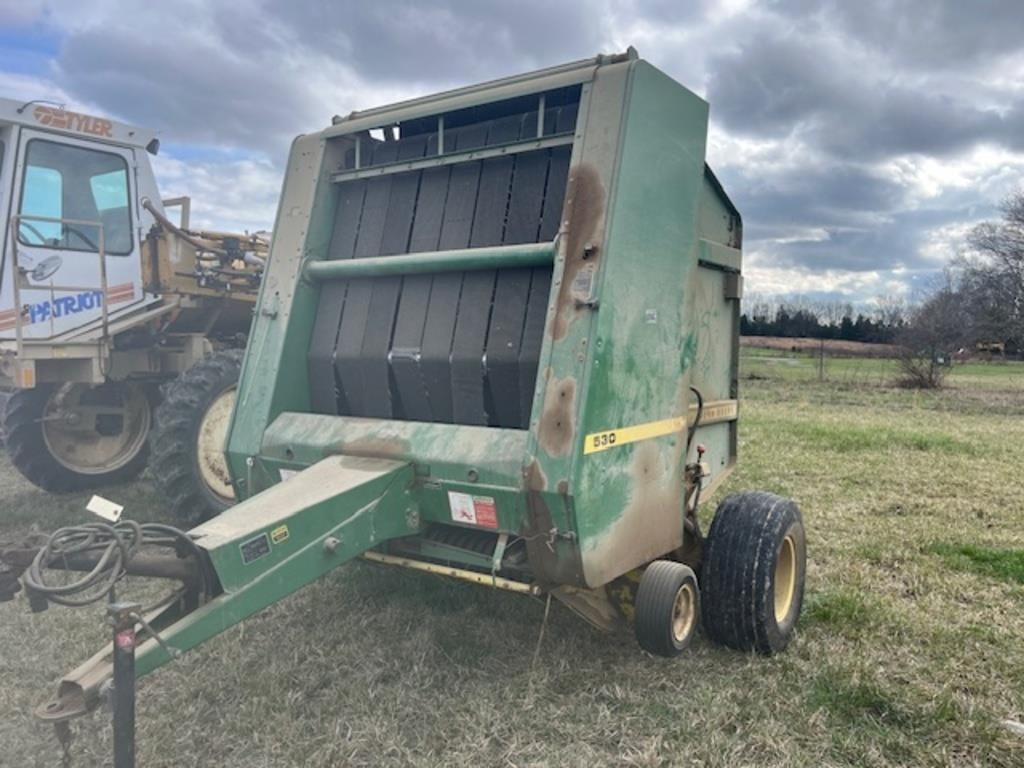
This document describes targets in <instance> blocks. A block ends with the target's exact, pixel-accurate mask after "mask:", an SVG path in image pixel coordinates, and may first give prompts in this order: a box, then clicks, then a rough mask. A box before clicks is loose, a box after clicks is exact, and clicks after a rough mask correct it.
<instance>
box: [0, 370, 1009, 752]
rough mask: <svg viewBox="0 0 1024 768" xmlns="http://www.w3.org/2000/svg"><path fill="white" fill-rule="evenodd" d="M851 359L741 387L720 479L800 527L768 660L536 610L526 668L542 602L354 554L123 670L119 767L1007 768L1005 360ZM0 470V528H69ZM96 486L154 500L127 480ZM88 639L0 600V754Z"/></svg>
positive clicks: (67, 620)
mask: <svg viewBox="0 0 1024 768" xmlns="http://www.w3.org/2000/svg"><path fill="white" fill-rule="evenodd" d="M867 362H869V363H871V366H870V367H869V370H870V371H871V372H872V373H870V375H867V374H864V373H863V372H861V373H858V374H854V373H852V371H854V370H855V366H856V365H858V364H860V363H861V361H850V362H849V363H846V362H843V363H842V366H847V365H849V366H850V368H849V369H844V368H842V366H840V364H839V361H828V364H829V366H830V367H829V368H828V369H827V374H828V375H827V377H826V380H825V381H824V382H818V381H817V380H816V377H815V370H814V368H813V365H812V362H811V361H806V360H799V361H798V362H797V364H796V365H790V366H785V365H773V364H768V363H766V362H764V360H763V358H762V359H761V362H758V361H753V364H754V365H760V366H761V370H762V372H763V373H764V375H765V376H767V378H762V379H756V380H750V379H744V380H743V382H742V395H743V405H742V410H741V419H742V421H741V432H740V457H741V458H740V466H739V469H738V470H737V472H736V473H735V474H734V476H733V477H732V478H731V479H730V482H729V484H728V486H729V487H728V488H727V489H725V491H724V492H729V491H736V490H741V489H744V488H764V489H767V490H772V491H775V492H779V493H783V494H786V495H789V496H792V497H793V498H795V499H796V500H797V501H798V503H799V504H800V506H801V508H802V510H803V514H804V520H805V525H806V528H807V532H808V558H809V561H808V575H807V594H806V601H805V609H804V614H803V617H802V619H801V622H800V624H799V627H798V631H797V635H796V637H795V639H794V641H793V643H792V644H791V646H790V648H789V649H788V650H787V651H786V652H785V653H783V654H781V655H779V656H777V657H774V658H770V659H764V658H755V657H751V656H747V655H744V654H738V653H733V652H730V651H727V650H723V649H721V648H717V647H715V646H713V645H711V644H710V643H708V642H707V641H706V640H705V639H704V638H703V637H698V638H697V640H696V642H695V644H694V646H693V647H692V648H691V650H690V651H688V652H687V653H686V654H685V655H684V657H682V658H680V659H677V660H672V661H668V660H662V659H652V658H650V657H647V656H645V655H644V654H643V653H641V652H640V651H639V650H638V649H637V646H636V644H635V642H634V641H633V639H632V637H630V636H629V635H628V634H618V635H614V636H611V637H608V636H604V635H601V634H599V633H597V632H596V631H594V630H592V629H591V628H589V627H588V626H587V625H585V624H583V623H582V622H580V621H579V620H578V619H577V618H576V617H575V616H573V615H572V614H570V613H569V612H568V611H566V610H565V609H563V608H562V607H561V606H560V605H558V604H557V603H556V604H554V605H553V606H552V608H551V614H550V618H549V622H548V625H547V628H546V630H545V635H544V640H543V644H542V645H541V648H540V654H539V660H538V663H537V664H536V666H534V665H533V663H532V659H533V654H534V650H535V649H536V647H537V641H538V636H539V633H540V628H541V624H542V620H543V615H544V606H543V604H542V603H540V602H538V601H536V600H530V599H527V598H523V597H520V596H518V595H511V594H505V593H496V592H494V591H492V590H488V589H484V588H480V587H476V586H473V585H467V584H462V583H455V582H452V581H448V580H444V579H440V578H433V577H426V576H423V575H419V574H415V573H409V572H404V571H396V570H389V569H386V568H383V567H379V566H375V565H373V564H369V563H353V564H351V565H348V566H345V567H342V568H340V569H338V570H337V571H335V572H333V573H332V574H331V575H330V576H328V577H327V578H325V579H323V580H321V581H320V582H318V583H316V584H314V585H311V586H310V587H307V588H306V589H304V590H302V591H300V592H299V593H297V594H295V595H293V596H292V597H290V598H288V599H287V600H284V601H282V602H281V603H279V604H277V605H275V606H273V607H272V608H270V609H269V610H267V611H265V612H264V613H262V614H260V615H259V616H256V617H254V618H253V619H251V620H249V621H247V622H245V623H244V624H242V625H241V626H239V627H236V628H233V629H231V630H229V631H227V632H225V633H224V634H222V635H221V636H219V637H218V638H215V639H214V640H212V641H211V642H209V643H207V644H205V645H204V646H203V647H202V648H200V649H198V650H196V651H194V652H191V653H189V654H187V655H186V656H185V657H183V658H182V659H181V660H179V661H176V662H174V663H173V664H171V665H169V666H167V667H166V668H164V669H162V670H160V671H159V672H157V673H156V674H154V675H151V676H149V677H146V678H144V679H143V680H142V681H141V683H140V688H139V754H140V757H139V762H140V765H144V766H147V768H150V767H154V768H159V767H160V766H179V765H198V766H218V767H219V766H226V767H236V766H237V767H239V768H240V767H242V766H244V767H245V768H279V767H281V768H283V767H284V766H313V767H319V768H324V767H326V766H350V765H351V766H378V765H381V766H392V765H393V766H404V765H412V766H492V765H493V766H506V765H508V766H511V765H515V766H559V767H560V768H562V767H564V768H570V767H573V766H587V767H588V768H589V766H623V765H630V766H722V767H723V768H724V767H726V766H730V767H731V766H754V765H757V766H800V767H802V766H851V767H852V766H856V767H857V768H860V766H896V765H900V766H974V765H978V766H1002V767H1005V768H1010V767H1011V766H1021V765H1024V739H1022V738H1021V737H1019V736H1016V735H1014V734H1013V733H1010V732H1009V731H1007V730H1006V729H1005V728H1003V727H1001V726H1000V722H1001V721H1002V720H1004V719H1016V720H1021V719H1022V718H1024V583H1022V580H1021V578H1020V574H1021V560H1020V555H1021V553H1022V552H1024V508H1022V506H1021V502H1020V500H1021V498H1022V497H1024V480H1022V479H1021V475H1020V467H1021V466H1024V419H1022V418H1020V417H1021V416H1024V386H1022V385H1021V379H1022V377H1021V373H1022V369H1021V367H1020V366H1019V365H1009V364H1007V365H994V364H993V365H972V366H964V367H963V368H962V369H961V367H959V366H958V367H957V368H956V369H954V371H953V373H952V374H951V376H950V387H949V388H948V389H946V390H943V391H940V392H935V393H927V394H924V393H913V392H908V391H905V390H901V389H897V388H893V387H890V386H888V383H887V381H886V380H885V379H884V375H885V370H886V369H885V366H884V365H883V364H882V363H884V361H882V363H878V362H877V361H867ZM751 364H752V361H751V359H750V358H749V357H748V356H746V355H745V356H744V359H743V370H744V373H745V374H746V373H749V372H750V366H751ZM845 370H848V371H850V373H849V375H848V376H847V375H844V376H840V375H839V374H840V372H843V371H845ZM794 371H795V372H796V373H794ZM0 477H2V479H3V482H2V483H0V510H2V513H3V515H4V516H5V517H4V523H3V524H2V525H0V539H11V538H17V537H18V536H20V535H23V534H24V533H26V532H27V531H28V529H29V527H30V526H31V525H32V524H36V525H38V527H39V528H41V529H43V530H50V529H52V528H54V527H56V526H57V525H60V524H64V523H67V522H71V521H74V520H78V519H82V517H83V513H82V511H81V510H82V508H83V507H84V504H85V501H86V500H87V499H86V496H84V495H75V496H70V497H59V498H55V497H51V496H47V495H46V494H44V493H41V492H39V491H36V490H35V489H33V488H32V487H31V486H29V485H27V484H26V483H25V482H24V481H22V480H21V479H20V478H19V477H17V475H15V474H14V473H13V472H12V471H11V470H10V468H9V467H7V466H6V465H4V464H2V463H0ZM106 495H108V496H110V497H112V498H115V499H118V500H121V501H125V502H126V504H127V514H129V515H131V516H133V517H136V518H140V519H151V518H153V517H155V516H157V515H158V512H157V511H156V510H158V509H159V499H157V498H155V497H154V496H153V494H152V493H151V491H149V490H148V487H147V486H146V484H145V483H136V484H133V485H129V486H123V487H120V488H116V489H111V490H109V491H107V492H106ZM715 501H716V499H711V500H709V504H708V505H706V508H705V510H704V521H703V522H704V525H705V529H706V525H707V522H708V521H709V519H710V515H711V513H712V512H713V509H714V503H715ZM106 642H107V629H106V628H105V627H104V624H103V619H102V612H101V611H99V610H77V611H72V610H66V609H60V608H52V609H51V610H49V611H47V612H46V613H42V614H37V615H34V614H31V613H29V612H28V609H27V606H26V604H25V602H24V600H22V599H19V600H17V601H15V602H14V603H10V604H5V605H0V649H2V650H0V745H2V746H0V766H10V767H11V768H28V767H31V766H36V765H55V764H57V763H58V756H59V751H58V749H57V746H56V742H55V741H54V740H53V737H52V734H51V731H50V729H49V728H47V727H43V726H41V725H39V724H37V723H35V722H34V721H33V720H32V719H31V717H30V716H29V715H28V714H27V713H28V712H29V710H30V709H31V707H32V706H34V705H35V704H37V703H38V702H39V701H40V700H41V699H43V698H45V697H46V696H47V695H48V693H49V692H50V691H51V690H52V688H53V685H54V684H55V682H56V681H57V680H58V679H59V678H60V676H61V675H62V674H64V673H65V672H66V671H67V670H69V669H71V668H72V667H73V666H75V665H76V664H77V663H79V662H80V661H81V660H83V659H84V658H86V657H88V656H89V655H90V654H91V653H92V652H94V651H95V650H96V649H97V648H99V647H101V646H102V645H104V644H105V643H106ZM108 722H109V715H108V714H107V713H104V712H101V713H98V714H97V715H95V716H92V717H90V718H87V719H85V720H83V721H82V722H81V723H80V724H79V725H78V726H76V741H75V745H74V754H75V759H76V763H75V765H83V766H84V765H88V766H102V765H108V764H109V754H110V738H111V737H110V727H109V724H108Z"/></svg>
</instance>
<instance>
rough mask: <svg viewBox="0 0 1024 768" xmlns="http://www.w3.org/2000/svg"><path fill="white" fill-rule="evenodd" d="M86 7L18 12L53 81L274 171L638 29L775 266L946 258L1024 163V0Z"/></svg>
mask: <svg viewBox="0 0 1024 768" xmlns="http://www.w3.org/2000/svg"><path fill="white" fill-rule="evenodd" d="M2 2H3V0H0V3H2ZM80 5H81V7H78V6H76V7H75V10H66V11H65V12H62V13H61V14H56V13H52V12H50V11H48V10H46V4H45V2H40V3H39V4H38V6H36V5H31V6H30V5H24V6H22V5H19V6H18V7H19V8H20V9H21V10H20V11H19V13H18V14H17V15H16V16H15V17H13V18H14V19H15V22H16V23H29V22H32V20H33V18H35V21H36V22H37V23H43V24H47V25H50V26H52V27H53V28H54V29H55V30H57V32H58V33H59V34H58V37H59V38H60V39H61V40H62V42H61V45H60V50H59V52H58V54H57V56H56V59H55V62H54V70H53V77H54V79H55V81H56V85H57V86H59V87H60V88H61V89H63V90H64V91H66V92H67V93H68V94H70V95H71V96H73V97H74V98H76V99H78V100H80V101H82V102H86V103H91V104H95V105H97V106H98V107H99V108H102V109H103V110H105V111H107V112H110V113H111V114H115V115H118V116H121V117H123V118H125V119H127V120H130V121H133V122H138V123H141V124H145V125H151V126H153V127H157V128H160V129H163V130H164V131H165V137H166V139H167V140H169V141H172V142H176V143H189V144H195V145H213V146H219V147H228V148H232V149H234V150H243V151H249V152H258V153H260V154H262V155H263V156H264V157H266V158H268V159H269V160H270V162H271V163H273V166H276V167H277V168H278V169H279V168H280V167H281V165H282V164H283V160H284V157H285V153H286V151H287V144H288V141H289V140H290V138H291V137H292V136H293V135H295V134H296V133H300V132H304V131H310V130H317V129H319V128H321V127H322V126H324V125H326V124H327V122H328V120H329V119H330V116H331V115H332V114H335V113H345V112H347V111H349V110H352V109H362V108H367V107H371V106H376V105H378V104H381V103H386V102H388V101H392V100H394V99H396V98H404V97H406V96H411V95H416V94H421V93H429V92H432V91H436V90H439V89H443V88H448V87H454V86H458V85H462V84H467V83H472V82H478V81H480V80H484V79H488V78H492V77H498V76H501V75H506V74H511V73H515V72H520V71H525V70H528V69H531V68H535V67H540V66H546V65H550V64H556V63H559V62H563V61H567V60H570V59H574V58H580V57H584V56H590V55H593V54H594V53H597V52H599V51H602V50H604V51H609V50H613V49H615V48H616V47H622V46H624V45H626V44H629V43H635V44H637V45H638V46H639V47H640V50H641V53H642V54H643V53H646V54H647V55H648V56H649V57H650V58H651V60H652V62H653V63H654V64H655V65H657V66H659V67H661V68H662V69H664V70H665V71H667V72H668V73H669V74H672V75H674V76H676V77H677V78H680V79H681V80H682V81H683V82H684V84H685V85H687V86H689V87H690V88H692V89H694V90H696V91H698V92H701V93H703V94H706V96H707V98H708V99H709V101H710V102H711V108H712V131H713V132H714V133H715V135H716V136H717V137H719V138H720V139H721V140H722V141H720V142H719V143H718V145H717V146H720V147H724V149H721V150H719V151H720V152H722V154H719V155H716V156H715V157H713V161H714V163H715V164H716V166H717V170H718V171H719V172H720V175H721V176H722V178H723V180H724V181H725V182H726V185H727V188H728V189H729V191H730V194H731V195H732V196H733V198H734V199H735V200H736V202H737V204H738V206H739V207H740V209H741V211H742V212H743V214H744V219H745V221H746V232H747V236H748V244H749V248H750V250H751V251H752V253H753V252H756V253H757V254H758V259H757V261H758V264H759V267H762V268H763V267H764V263H765V259H766V258H769V257H770V259H771V260H772V263H773V264H775V265H777V266H778V267H780V268H797V269H806V270H808V271H809V272H812V271H814V270H820V269H825V268H828V269H833V270H836V269H838V270H849V271H850V272H851V273H864V272H868V271H880V272H886V271H887V270H892V269H893V268H895V267H900V268H902V269H905V270H927V269H932V268H934V267H935V264H936V262H935V253H934V248H931V250H929V248H930V244H932V245H933V244H934V240H935V233H936V232H940V231H947V230H949V229H950V225H954V224H958V223H960V224H966V223H969V222H971V221H973V220H976V219H977V218H978V217H979V216H983V215H986V214H988V213H990V212H992V211H993V208H992V205H993V203H995V202H997V200H996V199H994V195H996V194H997V191H998V190H1004V191H1005V190H1007V189H1008V188H1011V187H1012V186H1013V185H1014V184H1016V183H1019V182H1020V180H1021V179H1022V173H1024V161H1021V160H1020V159H1019V158H1014V157H1013V156H1012V155H1009V156H1008V155H1006V154H1005V153H1012V152H1024V94H1022V93H1021V92H1020V91H1019V89H1018V87H1017V83H1018V82H1019V81H1020V79H1021V77H1022V76H1024V44H1022V43H1021V41H1020V34H1019V33H1020V30H1021V29H1024V3H1021V2H1019V0H989V1H988V2H979V3H962V2H957V1H956V0H899V1H898V2H897V0H859V1H858V2H848V1H847V0H762V2H759V3H755V4H754V5H753V7H751V8H750V9H747V10H744V11H742V12H738V13H734V12H731V11H729V10H728V9H727V8H723V7H722V6H721V5H720V4H718V3H716V2H714V1H713V0H692V1H688V2H680V1H679V0H619V2H612V1H611V0H592V1H588V0H565V1H564V2H557V3H556V2H550V0H523V2H518V3H515V4H509V3H499V2H497V0H478V1H477V2H462V1H461V0H438V2H430V3H425V2H413V0H378V2H375V3H363V2H333V3H329V2H315V0H293V1H292V2H272V1H271V0H246V2H242V3H233V4H232V6H231V7H230V8H224V7H217V6H216V5H215V4H203V3H198V2H197V3H194V4H192V5H190V10H189V11H188V12H187V13H185V12H181V11H178V10H176V9H165V8H163V7H162V6H159V5H158V6H147V7H145V8H142V7H140V6H138V5H137V4H131V3H127V2H124V3H120V2H118V0H105V2H102V3H96V4H95V5H94V4H93V0H83V1H82V3H81V4H80ZM29 7H38V8H40V9H41V10H40V11H39V12H38V13H37V14H36V17H32V14H31V13H30V12H29V11H26V10H25V8H29ZM0 8H3V6H2V5H0ZM26 20H27V21H26ZM981 144H986V145H988V146H991V147H996V148H1000V149H1001V150H1003V151H1004V154H1003V155H999V154H997V153H996V154H992V153H990V154H991V155H992V156H991V158H990V159H988V160H986V161H985V163H987V165H985V164H982V165H979V166H978V167H976V168H970V169H968V170H964V171H960V173H961V175H963V174H966V175H967V176H968V177H969V178H970V179H971V180H972V181H971V183H970V184H968V185H966V186H965V182H964V181H963V179H962V178H961V179H959V180H958V181H957V182H956V185H954V186H955V188H954V186H949V187H948V188H946V187H945V186H944V185H952V182H951V181H949V180H948V179H947V178H946V177H945V176H943V174H942V172H941V171H942V168H943V167H945V166H946V165H957V164H959V165H958V167H961V168H962V167H964V165H965V164H964V158H965V157H966V156H967V155H968V153H970V152H972V151H974V150H975V149H976V148H977V147H978V146H979V145H981ZM752 147H753V148H752ZM1007 157H1009V158H1010V159H1006V158H1007ZM908 158H909V160H908ZM896 160H899V162H900V163H910V165H911V166H915V167H917V168H918V170H914V168H911V170H909V171H907V172H906V173H894V171H893V164H894V162H895V161H896ZM935 161H938V164H936V163H935ZM927 163H931V166H929V168H931V170H929V171H927V173H930V174H931V176H930V177H928V178H927V179H926V180H925V181H924V182H921V183H918V182H919V180H918V179H917V177H916V176H915V174H916V173H918V172H919V171H920V167H921V166H922V164H927ZM273 166H270V165H267V166H266V167H268V168H271V167H273ZM935 166H938V168H939V170H937V171H936V170H935V168H934V167H935ZM922 172H923V171H922ZM926 175H927V174H926ZM209 183H210V184H211V185H212V184H213V183H214V180H210V181H209ZM225 183H230V180H225ZM922 185H923V186H922ZM932 187H937V188H938V189H937V190H936V189H932ZM923 189H927V190H928V191H927V193H926V192H924V191H922V190H923Z"/></svg>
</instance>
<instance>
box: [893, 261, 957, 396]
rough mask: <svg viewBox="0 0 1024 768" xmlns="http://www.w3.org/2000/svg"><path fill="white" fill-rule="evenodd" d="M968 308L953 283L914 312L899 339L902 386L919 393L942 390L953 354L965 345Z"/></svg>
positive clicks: (949, 283) (900, 380)
mask: <svg viewBox="0 0 1024 768" xmlns="http://www.w3.org/2000/svg"><path fill="white" fill-rule="evenodd" d="M967 316H968V308H967V306H966V305H965V302H964V299H963V296H962V295H961V294H960V293H959V292H958V291H957V290H956V289H955V288H954V286H953V284H952V282H951V281H949V282H947V283H946V285H945V286H943V287H942V288H941V289H939V290H938V291H937V292H936V293H934V294H932V295H931V296H930V297H929V298H928V299H927V300H925V301H924V302H922V303H921V304H920V305H918V306H917V307H915V308H914V309H913V310H912V311H911V312H910V317H909V321H908V322H907V323H906V325H904V326H903V328H902V330H901V331H900V333H899V335H898V336H897V340H896V341H897V344H898V346H899V349H900V352H899V358H898V362H899V370H900V379H899V383H900V384H902V385H903V386H907V387H914V388H916V389H935V388H938V387H941V386H942V382H943V379H944V378H945V376H946V371H947V370H948V368H949V365H950V361H951V359H952V355H953V352H954V351H955V350H956V349H957V348H959V347H960V345H961V344H962V343H963V341H964V332H965V328H966V327H967V325H968V323H967Z"/></svg>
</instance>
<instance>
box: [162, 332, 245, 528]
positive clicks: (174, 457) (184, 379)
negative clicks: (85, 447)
mask: <svg viewBox="0 0 1024 768" xmlns="http://www.w3.org/2000/svg"><path fill="white" fill-rule="evenodd" d="M242 355H243V352H242V350H240V349H229V350H223V351H221V352H215V353H214V354H212V355H208V356H207V357H205V358H204V359H202V360H200V361H199V362H198V363H196V364H195V365H193V366H192V367H191V368H189V369H188V370H187V371H185V372H184V373H183V374H181V376H179V377H178V378H177V379H175V380H174V381H172V382H171V383H170V384H169V385H167V388H166V389H165V390H164V399H163V402H162V403H161V404H160V407H159V408H157V410H156V423H155V424H154V426H153V435H152V437H151V439H150V448H151V451H152V456H153V458H152V460H151V462H150V464H151V467H152V475H153V481H154V482H155V483H156V486H157V489H158V490H159V492H160V493H161V495H162V496H163V498H164V500H165V503H166V505H167V509H168V511H169V512H170V513H171V514H172V515H173V516H174V517H175V518H176V519H177V520H179V521H180V522H182V523H186V524H190V525H191V524H194V523H198V522H201V521H203V520H208V519H209V518H211V517H213V516H215V515H218V514H220V513H221V512H223V511H224V510H225V509H227V508H228V507H230V506H231V505H232V504H234V503H235V495H234V490H233V488H232V486H231V477H230V475H229V474H228V467H227V461H226V460H225V458H224V441H225V439H226V437H227V430H228V424H229V422H230V420H231V412H232V410H233V408H234V404H235V390H236V389H237V387H238V377H239V375H240V374H241V370H242Z"/></svg>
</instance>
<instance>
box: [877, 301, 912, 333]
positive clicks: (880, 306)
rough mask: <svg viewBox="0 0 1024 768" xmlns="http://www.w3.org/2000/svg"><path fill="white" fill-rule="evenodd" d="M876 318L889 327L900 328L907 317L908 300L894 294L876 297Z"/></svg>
mask: <svg viewBox="0 0 1024 768" xmlns="http://www.w3.org/2000/svg"><path fill="white" fill-rule="evenodd" d="M874 315H875V320H876V321H877V322H879V323H881V324H882V325H884V326H886V327H889V328H899V327H900V326H901V325H903V323H904V322H906V319H907V302H906V300H904V298H903V297H902V296H893V295H892V294H887V295H882V296H876V297H875V311H874Z"/></svg>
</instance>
